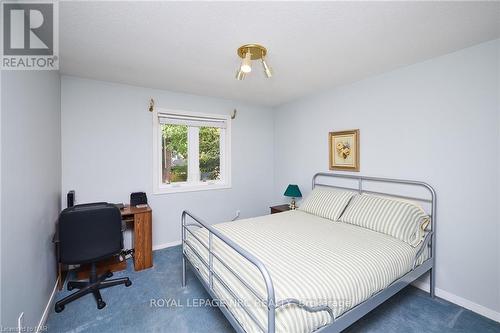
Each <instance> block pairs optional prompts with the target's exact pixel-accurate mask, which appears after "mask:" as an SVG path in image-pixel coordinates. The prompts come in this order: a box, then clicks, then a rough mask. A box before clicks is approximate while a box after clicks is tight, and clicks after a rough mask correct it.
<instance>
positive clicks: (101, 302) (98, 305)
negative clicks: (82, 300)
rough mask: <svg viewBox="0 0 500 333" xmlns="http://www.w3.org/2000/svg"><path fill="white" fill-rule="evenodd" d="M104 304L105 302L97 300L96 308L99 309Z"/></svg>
mask: <svg viewBox="0 0 500 333" xmlns="http://www.w3.org/2000/svg"><path fill="white" fill-rule="evenodd" d="M105 306H106V303H105V302H104V301H100V302H97V308H98V309H99V310H101V309H102V308H104V307H105Z"/></svg>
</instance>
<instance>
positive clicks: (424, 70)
mask: <svg viewBox="0 0 500 333" xmlns="http://www.w3.org/2000/svg"><path fill="white" fill-rule="evenodd" d="M499 49H500V41H499V40H496V41H492V42H488V43H484V44H480V45H478V46H475V47H471V48H468V49H464V50H461V51H458V52H455V53H452V54H448V55H445V56H442V57H439V58H435V59H431V60H429V61H426V62H422V63H419V64H415V65H412V66H408V67H405V68H401V69H399V70H396V71H393V72H389V73H386V74H383V75H380V76H376V77H372V78H368V79H365V80H363V81H359V82H356V83H354V84H351V85H348V86H344V87H340V88H338V89H334V90H331V91H327V92H323V93H320V94H316V95H314V96H311V97H308V98H304V99H301V100H299V101H296V102H292V103H289V104H286V105H283V106H281V107H279V108H278V109H277V110H276V114H275V119H276V121H275V149H274V151H275V184H276V186H275V190H274V193H275V199H276V200H284V198H283V197H282V195H281V194H282V192H283V190H284V188H285V186H286V184H288V183H297V184H299V185H300V186H301V189H302V190H303V193H305V194H307V193H308V192H309V191H310V186H311V185H310V182H311V176H312V175H313V174H314V173H315V172H318V171H325V170H328V139H327V136H328V132H329V131H335V130H346V129H353V128H359V129H360V136H361V149H360V151H361V172H360V174H364V175H372V176H386V177H393V178H405V179H416V180H423V181H427V182H428V183H430V184H432V185H433V186H434V187H435V188H436V190H437V194H438V222H439V223H438V224H439V225H438V228H437V287H438V288H440V289H442V290H444V291H446V292H449V293H451V294H454V295H456V296H458V297H461V298H464V299H466V300H469V301H471V302H473V303H476V304H477V305H479V306H482V307H485V308H487V309H486V310H485V311H487V310H488V309H489V310H493V311H497V314H496V316H498V312H499V311H500V297H498V296H499V294H500V291H499V288H500V283H499V281H500V271H499V265H500V264H499V263H500V258H499V257H500V248H499V244H500V234H499V220H500V213H499V210H498V206H499V203H500V201H499V200H500V198H499V176H500V175H499V171H498V170H499V155H500V142H499V131H500V125H499V119H498V117H499V112H500V111H499V99H498V98H499V94H500V90H499V83H498V80H499V58H500V52H499ZM332 75H334V74H332ZM278 119H279V121H278ZM291 134H293V135H291Z"/></svg>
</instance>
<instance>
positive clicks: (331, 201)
mask: <svg viewBox="0 0 500 333" xmlns="http://www.w3.org/2000/svg"><path fill="white" fill-rule="evenodd" d="M355 194H356V193H354V192H348V191H335V190H331V189H328V188H324V187H315V188H314V190H312V192H311V194H309V196H308V197H307V198H306V199H305V200H304V202H303V203H302V205H301V206H300V208H299V209H300V210H302V211H304V212H306V213H309V214H313V215H317V216H321V217H324V218H326V219H330V220H334V221H337V220H338V219H339V217H340V215H342V212H343V211H344V209H345V207H346V206H347V204H348V203H349V200H351V198H352V197H353V196H354V195H355Z"/></svg>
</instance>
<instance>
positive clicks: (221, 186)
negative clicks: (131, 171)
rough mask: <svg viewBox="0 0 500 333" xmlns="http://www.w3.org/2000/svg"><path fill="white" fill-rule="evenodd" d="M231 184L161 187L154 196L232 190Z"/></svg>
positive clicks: (154, 192)
mask: <svg viewBox="0 0 500 333" xmlns="http://www.w3.org/2000/svg"><path fill="white" fill-rule="evenodd" d="M230 188H231V184H192V185H187V184H184V185H177V186H168V185H166V186H161V187H157V188H156V189H154V191H153V194H170V193H182V192H198V191H209V190H224V189H230Z"/></svg>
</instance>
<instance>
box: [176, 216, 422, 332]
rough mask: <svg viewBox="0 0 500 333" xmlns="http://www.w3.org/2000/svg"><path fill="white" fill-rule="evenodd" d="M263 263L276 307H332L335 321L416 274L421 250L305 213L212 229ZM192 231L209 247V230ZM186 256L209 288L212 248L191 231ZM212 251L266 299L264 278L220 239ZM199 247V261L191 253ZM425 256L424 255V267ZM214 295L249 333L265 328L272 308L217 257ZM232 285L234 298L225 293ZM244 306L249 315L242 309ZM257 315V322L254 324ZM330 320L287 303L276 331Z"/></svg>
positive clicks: (300, 328)
mask: <svg viewBox="0 0 500 333" xmlns="http://www.w3.org/2000/svg"><path fill="white" fill-rule="evenodd" d="M213 227H214V228H216V229H217V230H219V231H220V232H221V233H223V234H224V235H226V236H227V237H229V238H230V239H232V240H233V241H234V242H236V243H237V244H238V245H240V246H241V247H242V248H244V249H246V250H247V251H249V252H250V253H252V254H253V255H255V256H256V257H257V258H259V259H260V260H261V261H262V262H263V263H264V265H265V266H266V268H267V269H268V270H269V273H270V275H271V279H272V281H273V285H274V290H275V298H276V301H277V302H276V303H277V304H279V302H280V301H282V300H286V299H290V298H293V299H298V300H300V301H301V302H302V303H304V304H305V305H307V306H320V305H326V306H328V307H329V308H330V309H331V310H332V312H333V315H334V318H338V317H339V316H341V315H342V314H343V313H344V312H346V311H348V310H349V309H351V308H353V307H354V306H356V305H357V304H359V303H361V302H363V301H364V300H366V299H368V298H369V297H370V296H372V295H373V294H375V293H377V292H378V291H380V290H382V289H384V288H386V287H387V286H389V285H390V284H391V283H392V282H393V281H395V280H397V279H398V278H400V277H401V276H403V275H404V274H406V273H407V272H409V271H410V270H411V269H412V265H413V259H414V257H415V255H416V253H417V251H418V247H416V248H415V247H412V246H410V245H409V244H407V243H405V242H403V241H401V240H398V239H396V238H394V237H391V236H388V235H385V234H382V233H379V232H376V231H372V230H368V229H365V228H362V227H359V226H355V225H351V224H347V223H342V222H334V221H331V220H328V219H324V218H321V217H318V216H315V215H312V214H308V213H305V212H302V211H297V210H295V211H288V212H283V213H279V214H272V215H266V216H261V217H256V218H251V219H245V220H239V221H235V222H228V223H220V224H216V225H213ZM193 233H194V234H195V235H196V237H197V238H199V239H200V240H201V241H202V242H203V243H204V244H205V245H206V246H207V247H208V231H207V230H206V229H205V228H199V229H195V230H194V231H193ZM186 243H187V244H189V246H185V247H184V253H185V254H186V256H187V257H188V258H189V261H190V262H191V263H192V265H193V266H194V267H195V269H197V270H198V272H199V273H200V275H201V276H202V278H203V279H205V281H206V282H207V283H208V269H207V268H206V267H205V266H204V265H203V264H202V262H201V260H200V257H201V258H202V259H203V261H205V262H206V263H208V262H209V257H208V250H207V249H206V248H205V247H204V246H202V245H201V244H200V242H199V241H198V240H197V239H196V238H195V237H193V235H191V234H190V233H189V232H187V235H186ZM212 248H213V251H214V253H215V254H216V255H217V256H219V257H220V258H221V259H222V260H223V261H224V262H225V263H226V264H227V265H228V266H229V267H230V268H231V269H232V270H233V272H234V273H236V274H237V275H238V276H239V277H240V278H242V279H243V280H244V281H245V282H247V284H248V285H250V286H252V287H253V288H254V290H255V292H256V293H257V294H258V295H259V297H260V298H261V299H266V298H267V293H266V287H265V283H264V280H263V278H262V275H261V274H260V272H259V271H258V269H257V268H255V267H254V266H253V265H252V264H251V263H249V262H248V261H247V260H246V259H244V258H243V257H242V256H240V255H239V254H238V253H236V252H235V251H234V250H232V249H231V248H230V247H229V246H227V245H226V244H225V243H223V242H222V241H221V240H219V239H218V238H217V237H216V236H213V238H212ZM193 250H195V251H196V252H197V253H198V256H197V255H195V254H194V253H193ZM427 256H428V253H427V251H424V254H423V256H422V257H421V258H419V262H423V261H424V260H425V259H426V258H427ZM213 267H214V271H215V273H216V274H217V275H218V276H219V278H220V279H221V280H222V282H220V281H219V280H218V279H216V278H214V279H213V290H214V292H215V294H216V295H217V297H218V299H219V301H220V302H223V303H224V304H225V306H226V307H227V308H228V309H229V310H230V311H231V313H232V314H233V316H234V317H235V319H236V320H237V321H238V322H239V323H240V325H241V326H242V327H243V329H244V330H245V331H246V332H261V331H262V328H267V308H266V306H265V304H263V303H262V302H259V301H258V300H257V298H256V297H255V296H254V294H253V293H252V292H250V291H249V290H248V289H247V288H246V287H245V286H244V284H242V283H241V282H240V281H239V280H238V279H237V278H236V277H235V276H234V275H233V274H232V273H231V272H230V270H228V269H227V268H226V267H225V266H224V265H223V264H222V263H220V262H219V260H217V259H216V258H215V257H213ZM225 287H228V288H229V289H230V290H231V291H232V294H233V295H237V298H238V299H236V298H235V297H233V295H231V292H229V291H227V289H226V288H225ZM242 304H244V305H245V306H246V307H247V310H248V311H249V312H250V314H251V315H249V314H248V313H247V312H246V311H245V310H244V309H243V308H242V306H241V305H242ZM251 316H253V317H254V318H255V319H256V320H257V321H258V322H259V324H260V325H259V324H256V323H255V322H254V320H252V318H251ZM330 323H332V317H331V315H330V314H329V313H328V312H327V311H322V312H315V313H311V312H307V311H306V310H304V309H303V308H301V307H299V306H297V305H295V304H290V305H287V306H284V307H281V308H279V309H278V310H277V311H276V332H287V333H290V332H313V331H315V330H318V329H320V328H321V327H323V326H326V325H328V324H330Z"/></svg>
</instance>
